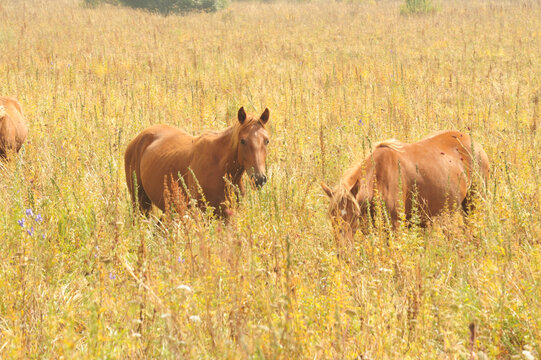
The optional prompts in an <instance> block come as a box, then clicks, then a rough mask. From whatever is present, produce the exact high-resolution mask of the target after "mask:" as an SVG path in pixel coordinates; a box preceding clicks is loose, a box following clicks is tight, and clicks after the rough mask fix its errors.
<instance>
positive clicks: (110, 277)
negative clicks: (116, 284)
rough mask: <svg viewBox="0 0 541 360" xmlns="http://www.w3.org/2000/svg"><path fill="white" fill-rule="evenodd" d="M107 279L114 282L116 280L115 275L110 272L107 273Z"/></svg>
mask: <svg viewBox="0 0 541 360" xmlns="http://www.w3.org/2000/svg"><path fill="white" fill-rule="evenodd" d="M109 279H111V280H115V279H116V275H115V274H113V273H112V272H110V273H109Z"/></svg>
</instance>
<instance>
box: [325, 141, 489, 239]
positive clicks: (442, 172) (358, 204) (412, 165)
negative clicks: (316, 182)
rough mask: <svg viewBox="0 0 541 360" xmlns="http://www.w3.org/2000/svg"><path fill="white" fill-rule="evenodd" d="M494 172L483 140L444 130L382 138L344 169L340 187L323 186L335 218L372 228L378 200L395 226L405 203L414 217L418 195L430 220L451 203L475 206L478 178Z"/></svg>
mask: <svg viewBox="0 0 541 360" xmlns="http://www.w3.org/2000/svg"><path fill="white" fill-rule="evenodd" d="M488 178H489V160H488V157H487V155H486V153H485V151H484V150H483V148H482V147H481V145H480V144H478V143H475V142H472V140H471V138H470V136H469V135H467V134H464V133H461V132H459V131H442V132H438V133H435V134H433V135H431V136H429V137H427V138H425V139H423V140H420V141H418V142H415V143H412V144H407V143H402V142H400V141H398V140H396V139H391V140H385V141H382V142H379V143H377V144H376V145H375V146H374V150H373V152H372V153H371V154H370V155H369V156H368V157H367V158H366V159H365V160H363V161H360V162H358V163H356V164H354V165H353V166H352V167H351V168H350V169H348V170H347V171H346V172H345V173H344V176H343V177H342V179H341V180H340V183H339V184H338V185H337V187H336V188H335V189H330V188H329V187H328V186H327V185H326V184H325V183H323V182H322V183H321V186H322V188H323V190H324V191H325V193H326V194H327V196H328V197H329V198H330V200H331V201H330V206H329V215H330V217H331V219H333V221H334V223H335V224H336V222H340V223H342V225H346V227H347V231H348V232H349V233H350V234H354V233H355V232H356V230H357V229H359V228H362V229H363V231H365V230H366V229H367V226H368V223H367V220H368V219H369V218H371V217H373V215H374V214H373V211H374V209H375V205H376V201H378V200H380V201H381V204H383V207H384V208H385V210H386V211H387V213H388V215H389V217H390V220H391V222H392V225H393V227H396V226H397V224H398V220H399V215H400V214H399V212H400V209H401V207H402V208H403V209H404V211H405V213H406V217H407V218H408V219H409V218H410V217H411V215H412V209H413V208H414V206H413V204H412V202H413V201H416V202H417V208H418V211H419V215H420V220H421V224H423V225H424V224H427V223H428V222H429V221H430V220H431V218H432V217H434V216H436V215H438V214H439V213H441V212H442V211H443V210H444V209H446V208H449V209H452V208H453V207H454V208H456V207H458V206H459V205H461V206H462V207H463V209H464V210H467V209H468V208H470V206H471V203H470V202H469V200H470V199H471V195H472V194H471V193H472V192H473V191H476V189H475V187H476V185H475V184H476V181H480V182H482V183H484V184H486V183H487V181H488ZM414 194H415V195H414ZM414 196H415V200H414Z"/></svg>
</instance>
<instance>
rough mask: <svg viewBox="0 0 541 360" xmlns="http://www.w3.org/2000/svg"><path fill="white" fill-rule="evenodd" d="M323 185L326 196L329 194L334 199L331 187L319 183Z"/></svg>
mask: <svg viewBox="0 0 541 360" xmlns="http://www.w3.org/2000/svg"><path fill="white" fill-rule="evenodd" d="M319 184H320V185H321V188H322V189H323V191H325V194H327V196H328V197H330V198H332V195H333V194H332V190H331V188H330V187H328V186H327V184H325V183H324V182H323V181H322V182H320V183H319Z"/></svg>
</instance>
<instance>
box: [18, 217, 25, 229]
mask: <svg viewBox="0 0 541 360" xmlns="http://www.w3.org/2000/svg"><path fill="white" fill-rule="evenodd" d="M17 224H19V225H20V226H21V227H24V218H22V219H21V220H17Z"/></svg>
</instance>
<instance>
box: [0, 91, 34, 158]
mask: <svg viewBox="0 0 541 360" xmlns="http://www.w3.org/2000/svg"><path fill="white" fill-rule="evenodd" d="M27 134H28V127H27V126H26V122H25V121H24V117H23V110H22V108H21V104H19V102H18V101H17V100H15V99H13V98H9V97H4V96H0V160H2V159H7V157H8V154H9V153H13V152H15V153H17V152H19V150H20V149H21V146H22V145H23V143H24V140H26V135H27Z"/></svg>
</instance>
